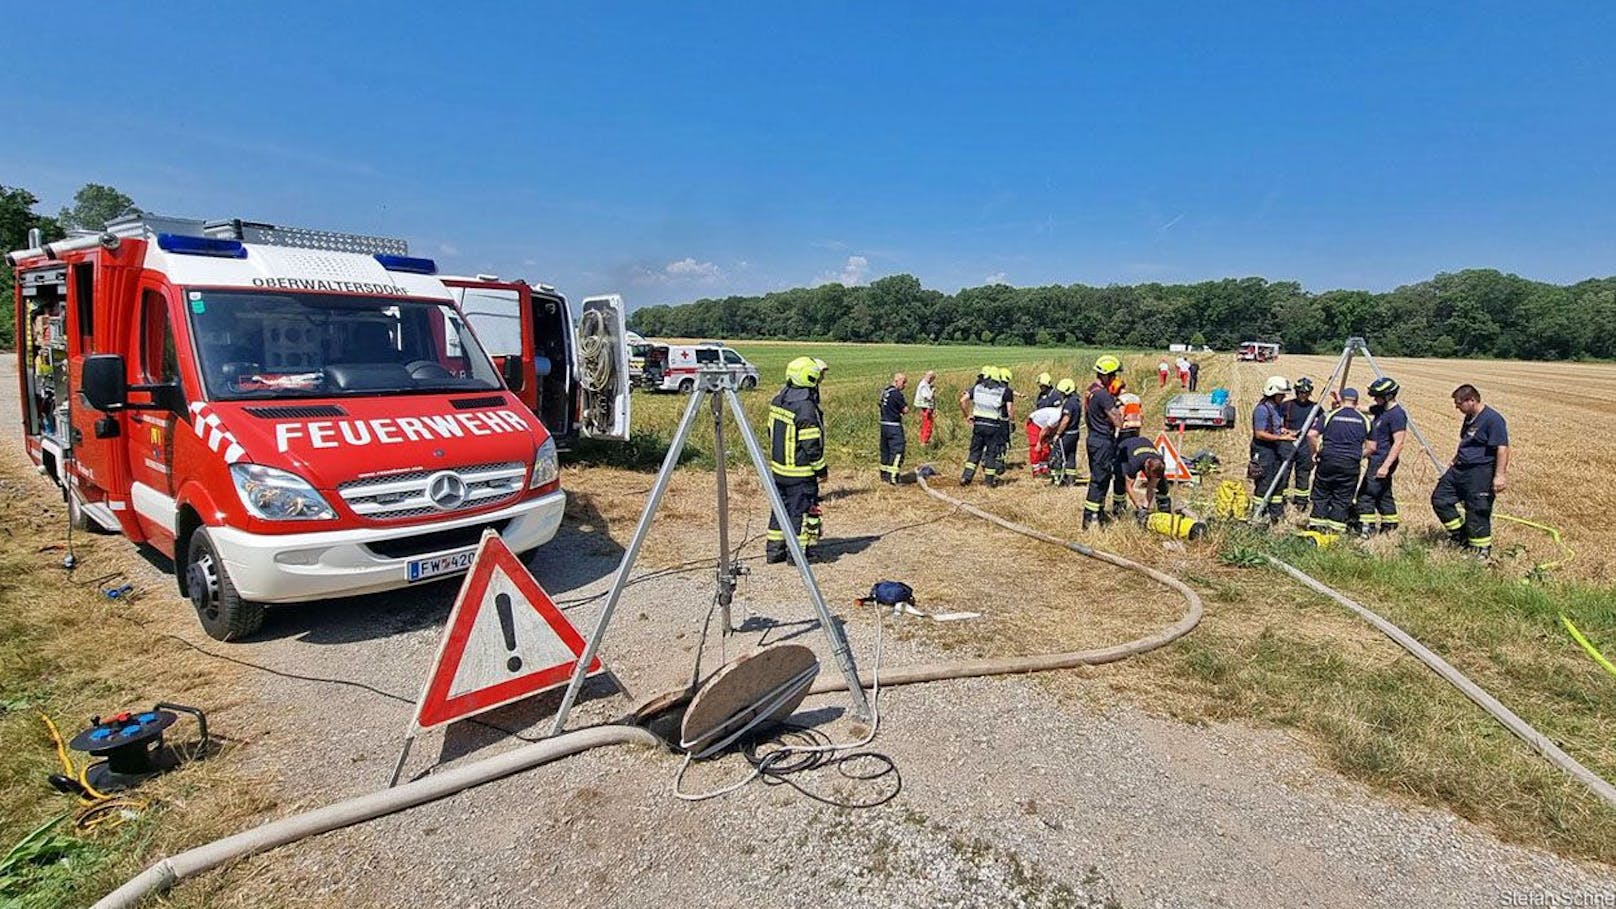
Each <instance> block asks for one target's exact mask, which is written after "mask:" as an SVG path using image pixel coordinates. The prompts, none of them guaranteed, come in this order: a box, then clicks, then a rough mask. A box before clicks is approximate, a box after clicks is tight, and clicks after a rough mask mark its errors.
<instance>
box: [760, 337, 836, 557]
mask: <svg viewBox="0 0 1616 909" xmlns="http://www.w3.org/2000/svg"><path fill="white" fill-rule="evenodd" d="M823 374H824V370H823V369H822V368H821V367H820V366H819V364H818V363H817V362H816V361H815V360H814V358H812V357H798V358H796V359H795V360H792V361H791V362H790V363H789V364H787V365H786V384H785V386H784V387H782V388H781V389H780V393H779V394H777V395H775V396H774V400H773V401H770V402H769V473H770V474H771V475H772V476H773V478H774V488H775V489H777V490H779V492H780V500H781V501H782V502H784V503H785V507H786V518H787V520H788V521H789V523H790V524H791V531H792V532H793V533H795V534H796V535H797V542H798V543H799V544H800V545H801V546H802V548H803V551H804V554H807V553H809V552H812V547H813V544H814V543H815V542H816V541H817V540H818V537H819V534H818V532H817V528H815V527H813V526H812V525H811V523H810V522H811V521H812V520H815V519H811V518H810V517H809V512H810V510H811V509H813V508H814V507H815V506H816V505H817V504H818V503H819V481H820V480H822V479H824V478H825V421H824V416H823V415H822V414H821V413H820V410H819V396H818V394H817V392H818V390H819V379H820V377H821V376H822V375H823ZM765 552H766V555H767V559H768V561H770V562H784V561H785V560H786V556H787V555H788V554H789V553H790V550H788V549H787V548H786V534H785V531H784V530H782V529H781V527H780V523H779V521H778V519H777V518H776V517H775V515H774V510H773V509H770V510H769V535H768V544H767V546H766V547H765Z"/></svg>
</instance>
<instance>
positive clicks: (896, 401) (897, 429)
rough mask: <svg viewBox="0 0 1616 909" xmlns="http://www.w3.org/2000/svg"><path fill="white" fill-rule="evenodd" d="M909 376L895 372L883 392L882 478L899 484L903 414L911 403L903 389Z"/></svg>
mask: <svg viewBox="0 0 1616 909" xmlns="http://www.w3.org/2000/svg"><path fill="white" fill-rule="evenodd" d="M908 384H909V377H908V376H906V375H904V374H903V373H901V372H900V373H894V374H893V376H892V384H891V385H888V386H887V387H886V390H885V391H883V392H881V479H882V480H884V481H886V482H888V483H891V484H892V485H893V486H896V485H898V470H899V468H901V467H902V465H903V453H904V437H903V415H904V414H906V413H908V412H909V403H908V402H907V401H905V400H904V399H903V389H904V387H905V386H907V385H908Z"/></svg>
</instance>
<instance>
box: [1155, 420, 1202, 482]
mask: <svg viewBox="0 0 1616 909" xmlns="http://www.w3.org/2000/svg"><path fill="white" fill-rule="evenodd" d="M1156 450H1157V451H1159V452H1161V456H1162V460H1163V461H1166V462H1167V474H1166V476H1167V479H1169V480H1177V481H1178V482H1181V483H1187V482H1189V481H1190V480H1193V479H1195V475H1194V474H1192V473H1190V465H1188V464H1186V463H1185V462H1184V457H1183V456H1182V455H1180V454H1179V453H1178V448H1177V447H1175V446H1174V445H1173V440H1172V439H1170V438H1168V437H1167V433H1165V432H1162V433H1157V434H1156Z"/></svg>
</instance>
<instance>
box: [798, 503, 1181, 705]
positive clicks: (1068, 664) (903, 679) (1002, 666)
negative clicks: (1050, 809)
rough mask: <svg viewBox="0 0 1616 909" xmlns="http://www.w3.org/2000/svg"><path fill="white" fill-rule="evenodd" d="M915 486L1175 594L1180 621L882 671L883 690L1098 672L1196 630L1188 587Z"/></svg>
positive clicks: (829, 681)
mask: <svg viewBox="0 0 1616 909" xmlns="http://www.w3.org/2000/svg"><path fill="white" fill-rule="evenodd" d="M915 479H916V482H918V483H919V484H920V488H921V489H924V490H925V491H926V493H927V494H928V495H930V496H931V497H932V498H934V499H938V500H941V501H943V502H947V503H948V504H950V505H953V506H954V507H955V508H956V509H958V510H960V511H964V512H966V513H968V514H970V515H972V516H974V517H977V518H980V519H982V520H984V521H987V522H989V523H991V524H997V525H998V526H1000V527H1003V528H1004V529H1005V530H1009V531H1011V532H1013V533H1019V534H1021V535H1022V536H1025V537H1031V538H1032V539H1035V540H1038V541H1039V542H1042V543H1048V544H1050V545H1051V546H1059V547H1061V548H1063V549H1069V550H1071V551H1072V552H1075V553H1077V554H1078V555H1081V556H1086V557H1088V558H1091V559H1095V560H1097V561H1100V562H1105V563H1107V564H1109V565H1115V566H1117V567H1118V568H1125V569H1127V570H1129V571H1133V572H1136V573H1138V574H1142V575H1144V576H1145V577H1147V578H1149V579H1150V580H1152V581H1155V582H1156V583H1158V584H1160V585H1162V586H1163V587H1167V588H1170V589H1172V590H1173V591H1175V592H1177V593H1178V594H1179V595H1181V596H1183V597H1184V602H1185V604H1186V605H1185V609H1184V615H1183V616H1181V617H1180V618H1179V620H1178V621H1177V622H1174V623H1173V624H1171V625H1169V626H1167V627H1166V628H1163V629H1161V630H1160V631H1157V632H1155V633H1153V634H1148V635H1145V636H1144V637H1141V638H1136V639H1134V640H1132V641H1127V642H1125V643H1121V644H1112V645H1111V646H1109V647H1099V648H1095V649H1093V650H1071V651H1066V652H1063V653H1041V654H1032V655H1029V656H1011V657H987V658H984V659H977V660H953V661H948V662H941V663H922V664H921V665H918V666H905V667H903V668H901V669H886V670H883V671H882V672H881V684H882V686H883V687H885V686H890V685H910V684H914V683H916V682H935V681H940V680H943V679H966V678H974V677H977V676H989V675H1010V674H1015V673H1024V672H1045V671H1048V670H1053V669H1073V668H1075V667H1078V666H1099V665H1103V664H1105V663H1115V662H1118V661H1120V660H1125V659H1127V658H1129V657H1133V656H1138V655H1139V654H1142V653H1148V652H1150V651H1152V650H1156V649H1158V648H1161V647H1164V646H1166V645H1168V644H1171V643H1172V642H1173V641H1176V640H1178V639H1179V638H1181V637H1183V636H1184V635H1186V634H1189V633H1190V631H1192V630H1193V629H1194V628H1195V626H1196V625H1199V624H1200V623H1201V614H1202V611H1203V607H1202V604H1201V598H1200V596H1199V595H1198V594H1196V592H1195V591H1194V590H1192V589H1191V588H1190V586H1189V585H1188V584H1185V583H1184V582H1183V581H1180V580H1179V579H1178V578H1175V577H1173V576H1172V575H1169V574H1165V573H1163V572H1160V571H1157V570H1156V569H1154V568H1151V567H1149V566H1148V565H1141V564H1140V563H1138V562H1135V561H1133V560H1132V559H1127V558H1124V557H1122V556H1119V555H1116V554H1114V553H1110V552H1106V551H1104V550H1100V549H1095V548H1093V547H1092V546H1085V545H1084V544H1082V543H1076V542H1073V541H1070V540H1063V539H1061V538H1059V537H1056V536H1051V535H1050V534H1047V533H1044V532H1042V531H1039V530H1034V529H1033V528H1031V527H1028V526H1027V525H1025V524H1018V523H1016V522H1015V521H1011V520H1007V519H1005V518H1002V517H999V516H998V515H996V514H993V513H992V512H989V511H983V510H982V509H980V508H977V507H976V506H975V505H971V504H970V503H968V502H964V501H961V500H960V499H956V498H954V497H953V496H950V495H947V494H945V493H942V492H938V491H937V490H935V489H933V488H931V486H930V484H928V483H927V482H926V478H925V477H923V476H920V475H919V474H916V477H915ZM870 675H871V674H870V673H861V674H860V676H859V681H860V682H861V683H862V684H865V685H869V684H871V683H872V682H873V677H871V678H867V676H870ZM846 687H847V682H846V680H845V679H842V678H840V677H835V678H821V679H820V680H819V681H818V682H816V683H815V684H814V686H813V688H811V689H810V690H809V691H810V693H811V694H824V693H826V692H831V691H843V690H845V689H846Z"/></svg>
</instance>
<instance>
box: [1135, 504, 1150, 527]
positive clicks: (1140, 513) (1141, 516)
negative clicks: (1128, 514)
mask: <svg viewBox="0 0 1616 909" xmlns="http://www.w3.org/2000/svg"><path fill="white" fill-rule="evenodd" d="M1133 519H1134V520H1135V521H1138V522H1139V523H1140V525H1141V526H1143V525H1144V523H1145V522H1146V521H1149V520H1150V509H1148V508H1135V509H1134V510H1133Z"/></svg>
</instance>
